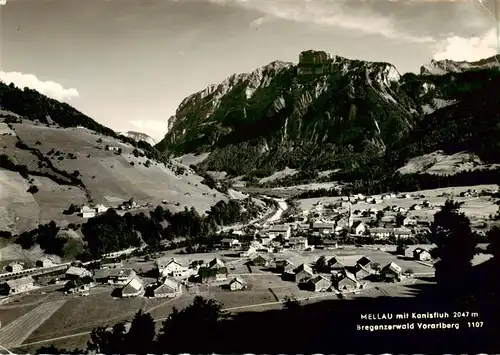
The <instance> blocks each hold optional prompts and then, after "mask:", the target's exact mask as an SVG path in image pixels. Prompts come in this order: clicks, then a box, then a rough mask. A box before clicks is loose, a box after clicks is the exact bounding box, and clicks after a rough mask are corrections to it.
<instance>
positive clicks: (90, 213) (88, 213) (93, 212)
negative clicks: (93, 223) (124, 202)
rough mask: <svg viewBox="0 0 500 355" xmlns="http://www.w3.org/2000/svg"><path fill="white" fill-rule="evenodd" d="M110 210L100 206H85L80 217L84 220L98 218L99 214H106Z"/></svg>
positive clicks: (81, 209)
mask: <svg viewBox="0 0 500 355" xmlns="http://www.w3.org/2000/svg"><path fill="white" fill-rule="evenodd" d="M108 209H109V207H106V206H104V205H101V204H98V205H96V206H94V207H91V206H87V205H84V206H82V207H81V208H80V215H81V216H82V217H83V218H93V217H95V216H97V215H98V214H99V213H104V212H106V211H107V210H108Z"/></svg>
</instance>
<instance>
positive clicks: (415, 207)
mask: <svg viewBox="0 0 500 355" xmlns="http://www.w3.org/2000/svg"><path fill="white" fill-rule="evenodd" d="M421 209H422V207H421V206H420V205H417V204H415V205H412V206H411V207H410V210H412V211H418V210H421Z"/></svg>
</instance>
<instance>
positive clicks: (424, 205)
mask: <svg viewBox="0 0 500 355" xmlns="http://www.w3.org/2000/svg"><path fill="white" fill-rule="evenodd" d="M422 207H425V208H429V207H431V203H430V202H429V200H425V201H424V202H422Z"/></svg>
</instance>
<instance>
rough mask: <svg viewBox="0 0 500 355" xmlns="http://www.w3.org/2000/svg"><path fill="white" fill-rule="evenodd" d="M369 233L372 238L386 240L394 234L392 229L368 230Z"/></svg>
mask: <svg viewBox="0 0 500 355" xmlns="http://www.w3.org/2000/svg"><path fill="white" fill-rule="evenodd" d="M369 231H370V235H371V236H372V237H374V238H388V237H389V236H390V235H392V233H393V232H394V231H393V229H392V228H370V229H369Z"/></svg>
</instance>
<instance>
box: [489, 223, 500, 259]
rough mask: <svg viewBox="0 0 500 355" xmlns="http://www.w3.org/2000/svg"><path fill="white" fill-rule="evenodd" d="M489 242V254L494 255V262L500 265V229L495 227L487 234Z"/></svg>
mask: <svg viewBox="0 0 500 355" xmlns="http://www.w3.org/2000/svg"><path fill="white" fill-rule="evenodd" d="M486 236H487V237H488V241H489V242H490V244H489V245H488V252H489V253H491V254H493V260H494V261H495V262H496V263H498V264H500V227H499V226H493V227H492V228H491V229H490V230H489V231H488V232H487V233H486Z"/></svg>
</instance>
